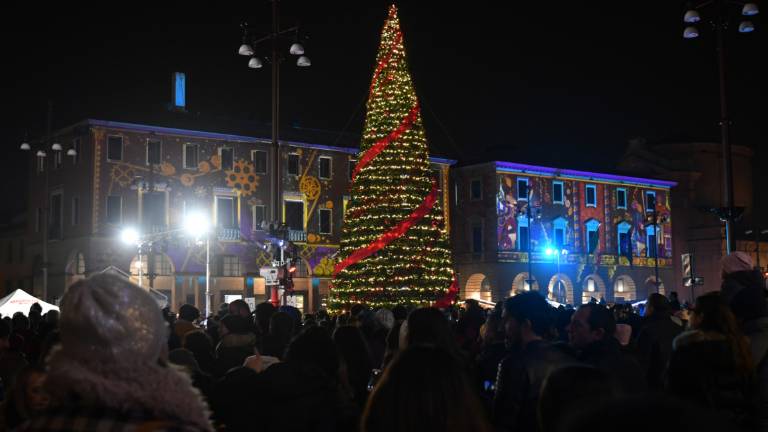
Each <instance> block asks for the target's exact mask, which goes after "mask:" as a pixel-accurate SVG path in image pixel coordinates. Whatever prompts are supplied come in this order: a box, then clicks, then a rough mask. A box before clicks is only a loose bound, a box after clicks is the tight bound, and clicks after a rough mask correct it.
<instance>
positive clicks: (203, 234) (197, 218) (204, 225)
mask: <svg viewBox="0 0 768 432" xmlns="http://www.w3.org/2000/svg"><path fill="white" fill-rule="evenodd" d="M184 230H185V231H186V232H187V233H188V234H190V235H191V236H193V238H195V239H196V240H204V241H205V318H206V319H208V317H209V316H210V315H211V231H212V230H211V223H210V218H207V217H205V215H204V214H203V213H202V212H191V213H190V214H189V215H187V218H186V220H185V221H184Z"/></svg>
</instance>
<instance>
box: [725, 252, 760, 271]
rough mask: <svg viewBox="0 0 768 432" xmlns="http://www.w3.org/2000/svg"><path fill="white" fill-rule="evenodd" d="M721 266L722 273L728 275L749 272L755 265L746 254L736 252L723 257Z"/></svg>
mask: <svg viewBox="0 0 768 432" xmlns="http://www.w3.org/2000/svg"><path fill="white" fill-rule="evenodd" d="M721 266H722V268H723V272H724V273H726V274H729V273H736V272H740V271H750V270H752V269H753V268H754V267H755V264H754V263H753V262H752V257H750V256H749V255H748V254H747V253H745V252H741V251H738V252H733V253H732V254H730V255H726V256H724V257H723V259H722V260H721Z"/></svg>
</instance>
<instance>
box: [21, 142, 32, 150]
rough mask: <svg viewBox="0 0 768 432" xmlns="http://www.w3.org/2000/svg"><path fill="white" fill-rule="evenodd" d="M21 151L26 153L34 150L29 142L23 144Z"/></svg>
mask: <svg viewBox="0 0 768 432" xmlns="http://www.w3.org/2000/svg"><path fill="white" fill-rule="evenodd" d="M21 149H22V150H24V151H29V150H32V146H31V145H29V143H27V142H23V143H21Z"/></svg>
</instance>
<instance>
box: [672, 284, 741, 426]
mask: <svg viewBox="0 0 768 432" xmlns="http://www.w3.org/2000/svg"><path fill="white" fill-rule="evenodd" d="M754 371H755V370H754V365H753V363H752V355H751V352H750V348H749V340H748V339H747V338H746V337H745V336H744V335H743V334H742V333H741V331H740V330H739V328H738V325H737V324H736V319H735V317H734V316H733V314H732V313H731V311H730V309H729V307H728V305H726V304H725V303H724V302H723V299H722V297H721V294H720V293H719V292H711V293H707V294H705V295H703V296H700V297H698V298H697V299H696V304H695V306H694V310H693V315H692V317H691V330H689V331H686V332H684V333H681V334H680V335H679V336H677V337H676V338H675V340H674V343H673V352H672V356H671V358H670V361H669V369H668V373H667V388H668V391H669V392H670V393H671V394H673V395H675V396H677V397H680V398H681V399H685V400H688V401H690V402H693V403H695V404H698V405H699V406H701V407H702V408H705V409H707V410H709V411H711V412H718V413H721V414H722V415H723V416H724V417H726V418H728V419H729V420H731V421H733V422H734V423H735V424H737V425H739V426H740V427H741V428H742V430H745V431H747V430H754V429H755V427H756V423H755V415H756V413H755V410H754V406H753V391H754Z"/></svg>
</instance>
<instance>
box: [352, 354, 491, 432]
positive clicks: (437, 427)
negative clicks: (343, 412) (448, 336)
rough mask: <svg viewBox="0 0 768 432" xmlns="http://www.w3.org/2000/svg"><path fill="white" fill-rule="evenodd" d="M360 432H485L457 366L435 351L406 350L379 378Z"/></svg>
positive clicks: (450, 357) (483, 420)
mask: <svg viewBox="0 0 768 432" xmlns="http://www.w3.org/2000/svg"><path fill="white" fill-rule="evenodd" d="M361 431H362V432H378V431H382V432H384V431H386V432H390V431H403V432H429V431H435V432H438V431H439V432H453V431H456V432H459V431H462V432H463V431H477V432H490V431H491V427H490V425H489V424H488V421H487V420H486V413H485V411H484V410H483V408H482V406H481V404H480V401H479V400H478V398H477V395H476V394H475V391H474V388H473V386H472V385H471V384H470V379H469V378H468V377H467V376H466V375H465V373H464V366H463V364H462V362H461V361H460V360H458V359H456V358H455V357H454V356H453V354H452V353H451V352H450V351H446V350H445V349H443V348H441V347H439V346H426V345H423V344H422V345H420V344H417V345H409V347H408V348H407V349H406V350H405V351H403V352H402V353H401V354H400V355H398V356H397V357H396V358H395V359H394V360H393V361H392V363H391V365H390V366H389V367H388V368H387V370H386V371H385V372H384V375H383V376H382V378H381V380H380V381H379V383H378V384H377V385H376V388H375V389H374V391H373V393H372V394H371V396H370V398H369V400H368V404H367V405H366V407H365V412H364V413H363V418H362V421H361Z"/></svg>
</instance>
